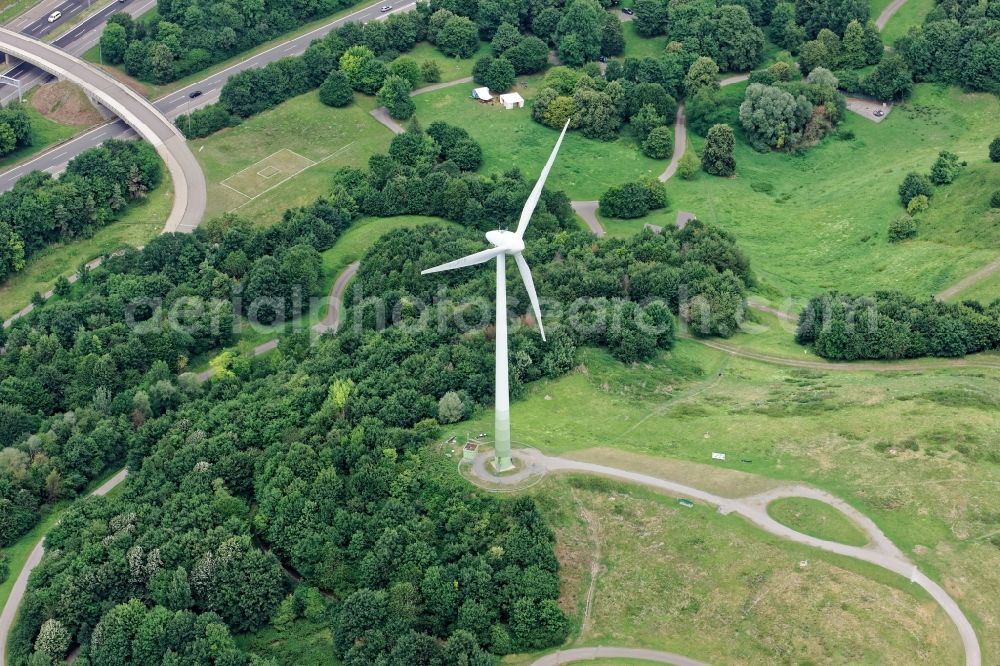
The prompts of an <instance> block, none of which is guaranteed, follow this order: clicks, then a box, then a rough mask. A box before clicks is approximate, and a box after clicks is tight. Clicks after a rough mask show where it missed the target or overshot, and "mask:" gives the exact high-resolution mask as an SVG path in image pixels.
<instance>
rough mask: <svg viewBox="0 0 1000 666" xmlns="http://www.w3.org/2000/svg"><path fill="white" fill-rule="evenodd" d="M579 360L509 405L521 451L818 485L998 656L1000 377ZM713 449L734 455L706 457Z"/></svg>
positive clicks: (733, 491) (680, 359) (752, 483)
mask: <svg viewBox="0 0 1000 666" xmlns="http://www.w3.org/2000/svg"><path fill="white" fill-rule="evenodd" d="M579 361H580V363H579V366H578V368H577V370H576V372H574V373H572V374H570V375H567V376H564V377H562V378H559V379H557V380H552V381H541V382H536V383H535V384H532V385H531V386H530V387H529V388H528V390H527V392H526V395H525V396H524V397H523V399H518V400H515V401H514V403H513V404H512V409H511V411H512V414H511V420H512V422H513V423H514V432H513V437H514V440H515V442H517V443H519V444H520V445H524V446H533V447H536V448H538V449H540V450H542V451H543V452H545V453H549V454H559V455H563V456H567V457H572V458H577V459H582V460H587V461H590V462H599V463H604V464H610V465H614V466H616V467H620V468H625V469H633V470H635V471H642V472H646V473H652V474H656V475H657V476H661V477H663V478H672V479H675V480H678V481H681V482H686V483H689V484H692V485H695V486H698V487H703V488H705V489H707V490H710V491H712V492H716V493H718V494H723V495H728V496H740V495H746V494H751V493H755V492H760V491H761V490H763V489H766V487H767V486H768V484H769V483H774V482H780V481H795V482H801V483H806V484H811V485H814V486H816V487H819V488H823V489H825V490H828V491H830V492H832V493H834V494H836V495H838V496H840V497H841V498H843V499H845V500H847V501H848V502H850V503H851V504H852V505H854V506H855V507H856V508H858V509H859V510H861V511H862V512H864V513H865V514H866V515H868V516H870V517H871V518H872V519H873V520H875V521H876V523H878V524H879V526H880V527H881V528H882V529H883V530H884V531H885V532H886V534H887V535H888V536H889V537H890V538H891V539H892V540H893V541H894V542H895V543H896V544H897V545H898V546H899V547H900V548H901V549H902V550H903V551H904V552H905V553H907V554H908V555H909V556H910V557H912V558H913V559H914V561H915V562H917V563H918V564H919V565H920V567H921V569H922V570H924V571H925V572H927V573H928V575H930V576H932V577H934V578H936V579H937V580H938V581H939V582H941V583H942V584H943V585H944V586H945V587H946V588H947V589H948V590H949V592H950V593H951V594H952V595H954V596H955V598H956V599H957V600H958V602H959V604H960V605H962V607H963V609H964V610H965V611H966V612H967V613H969V614H970V617H971V619H972V622H973V623H974V624H975V625H976V627H977V629H978V630H979V631H980V640H981V641H982V642H983V649H984V654H986V655H987V661H988V660H989V655H997V654H1000V635H997V634H996V633H995V632H990V631H988V630H985V629H986V628H987V627H990V626H995V625H996V623H998V622H1000V602H998V600H997V598H996V596H995V595H993V594H992V593H991V592H990V590H993V589H996V588H997V586H1000V574H998V572H1000V548H998V547H997V546H996V545H993V543H991V538H993V536H995V535H996V534H997V533H998V530H1000V512H997V510H996V503H995V497H996V488H997V485H998V484H1000V448H998V446H1000V442H998V440H997V438H996V432H998V431H1000V409H998V407H1000V402H998V401H997V398H996V396H997V395H998V394H1000V372H998V371H995V370H974V369H967V370H966V369H944V368H942V369H941V370H933V371H927V372H920V373H916V372H896V373H891V374H890V373H874V372H857V373H853V372H852V373H847V372H843V373H823V372H818V371H812V370H801V369H795V368H778V367H774V366H769V365H764V364H761V363H757V362H755V361H750V360H744V359H740V358H734V357H729V356H727V355H724V354H721V353H718V352H716V351H714V350H711V349H708V348H706V347H704V346H702V345H699V344H698V343H696V342H693V341H688V340H681V341H679V342H678V345H677V347H676V349H675V350H674V351H672V352H669V353H664V354H661V355H660V357H659V358H658V359H657V360H656V361H654V362H652V363H648V364H642V365H636V366H630V367H626V366H623V365H622V364H621V363H619V362H617V361H615V360H614V359H612V358H611V357H610V356H608V355H607V354H605V353H604V352H601V351H597V350H582V351H581V354H580V357H579ZM492 418H493V415H492V412H489V411H484V412H483V413H482V414H481V415H479V416H478V417H476V418H475V419H473V420H472V421H469V422H464V423H459V424H456V425H455V426H454V431H455V432H466V431H473V432H478V431H486V432H491V431H492ZM450 432H451V430H450V429H447V430H446V431H445V433H444V434H445V435H447V434H450ZM713 451H723V452H726V453H727V454H728V460H727V461H725V462H721V461H714V462H713V461H711V456H710V454H711V452H713ZM742 459H747V460H751V461H752V462H751V463H749V464H747V463H742V462H740V461H741V460H742ZM807 519H808V520H809V521H810V523H811V526H810V527H809V529H812V530H816V529H821V525H820V523H819V522H818V521H816V520H813V519H809V518H808V517H807ZM822 529H826V528H822ZM680 533H684V532H680ZM991 535H993V536H991ZM993 540H996V539H993ZM736 550H738V549H736ZM736 550H734V551H733V553H734V556H735V552H736ZM598 626H601V625H598ZM605 644H608V643H607V642H605ZM847 661H850V660H847Z"/></svg>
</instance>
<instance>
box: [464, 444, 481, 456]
mask: <svg viewBox="0 0 1000 666" xmlns="http://www.w3.org/2000/svg"><path fill="white" fill-rule="evenodd" d="M478 452H479V444H478V443H477V442H469V443H468V444H466V445H465V448H464V450H463V451H462V457H463V458H464V459H465V460H474V459H475V458H476V453H478Z"/></svg>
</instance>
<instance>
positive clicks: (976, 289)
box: [951, 271, 1000, 303]
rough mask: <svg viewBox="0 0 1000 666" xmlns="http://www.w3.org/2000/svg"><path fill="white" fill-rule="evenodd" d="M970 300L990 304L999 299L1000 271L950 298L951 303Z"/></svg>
mask: <svg viewBox="0 0 1000 666" xmlns="http://www.w3.org/2000/svg"><path fill="white" fill-rule="evenodd" d="M967 298H969V299H972V300H975V301H979V302H981V303H992V302H993V301H995V300H996V299H998V298H1000V271H997V272H995V273H993V275H991V276H989V277H988V278H986V279H985V280H983V281H982V282H979V283H978V284H975V285H973V286H971V287H969V288H968V289H966V290H965V291H962V292H960V293H958V294H956V295H955V297H954V298H952V299H951V300H952V301H962V300H965V299H967Z"/></svg>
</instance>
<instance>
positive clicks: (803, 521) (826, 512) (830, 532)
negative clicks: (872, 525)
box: [767, 497, 868, 546]
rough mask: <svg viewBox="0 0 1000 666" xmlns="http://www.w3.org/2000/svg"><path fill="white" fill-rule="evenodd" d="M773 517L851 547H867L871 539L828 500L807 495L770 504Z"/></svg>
mask: <svg viewBox="0 0 1000 666" xmlns="http://www.w3.org/2000/svg"><path fill="white" fill-rule="evenodd" d="M767 513H768V515H769V516H771V517H772V518H774V519H775V520H777V521H778V522H779V523H782V524H783V525H787V526H788V527H791V528H792V529H794V530H797V531H799V532H802V533H803V534H808V535H810V536H814V537H816V538H817V539H826V540H827V541H837V542H839V543H845V544H847V545H848V546H864V545H865V544H866V543H868V538H867V537H865V533H864V532H862V531H861V530H860V529H859V528H858V527H857V526H856V525H855V524H854V523H852V522H851V520H850V519H849V518H848V517H847V516H845V515H844V514H842V513H841V512H839V511H837V510H836V509H835V508H833V507H832V506H830V505H829V504H827V503H826V502H819V501H817V500H813V499H808V498H806V497H786V498H783V499H779V500H775V501H773V502H771V503H770V504H768V505H767Z"/></svg>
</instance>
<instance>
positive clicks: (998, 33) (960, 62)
mask: <svg viewBox="0 0 1000 666" xmlns="http://www.w3.org/2000/svg"><path fill="white" fill-rule="evenodd" d="M894 48H895V49H896V51H898V52H899V54H900V55H902V57H903V59H904V60H905V62H906V66H907V67H908V69H909V71H911V72H913V78H914V79H915V80H917V81H938V82H941V83H953V84H957V85H960V86H962V87H964V88H967V89H969V90H982V91H986V92H992V93H994V94H1000V3H998V2H996V0H991V1H985V2H970V1H969V0H940V1H939V2H936V3H935V7H934V9H933V10H932V11H931V12H930V13H929V14H928V15H927V17H926V18H925V19H924V24H923V25H922V26H919V27H915V28H911V29H910V32H909V33H908V34H907V35H905V36H904V37H901V38H900V39H898V40H897V41H896V44H895V45H894Z"/></svg>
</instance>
